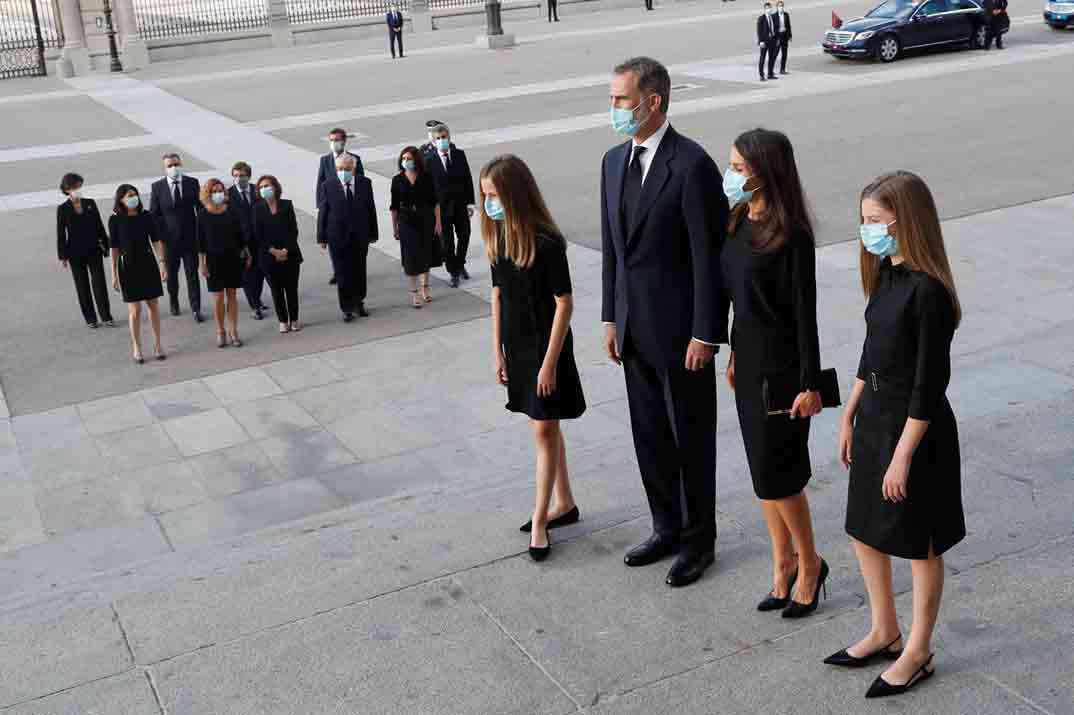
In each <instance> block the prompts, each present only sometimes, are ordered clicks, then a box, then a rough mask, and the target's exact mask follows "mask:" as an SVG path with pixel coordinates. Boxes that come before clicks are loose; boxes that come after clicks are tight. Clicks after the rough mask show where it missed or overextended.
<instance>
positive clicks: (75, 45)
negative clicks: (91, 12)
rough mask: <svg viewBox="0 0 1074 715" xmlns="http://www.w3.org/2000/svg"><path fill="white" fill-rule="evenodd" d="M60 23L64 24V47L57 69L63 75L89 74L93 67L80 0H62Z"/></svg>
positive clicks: (77, 75)
mask: <svg viewBox="0 0 1074 715" xmlns="http://www.w3.org/2000/svg"><path fill="white" fill-rule="evenodd" d="M60 23H61V24H62V25H63V49H62V50H60V60H59V62H57V63H56V71H57V74H59V75H60V76H61V77H79V76H82V75H87V74H89V73H90V70H91V69H92V65H91V63H90V54H89V48H88V47H86V28H85V27H84V26H83V24H82V6H81V5H80V4H79V1H78V0H60Z"/></svg>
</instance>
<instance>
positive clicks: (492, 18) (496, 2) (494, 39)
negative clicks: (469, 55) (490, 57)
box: [476, 0, 515, 50]
mask: <svg viewBox="0 0 1074 715" xmlns="http://www.w3.org/2000/svg"><path fill="white" fill-rule="evenodd" d="M501 11H502V6H501V5H500V0H485V33H484V34H482V35H478V36H477V40H476V44H477V46H478V47H481V48H487V49H490V50H502V49H504V48H507V47H514V46H515V36H514V35H512V34H509V33H506V32H504V31H503V23H502V22H501V21H500V14H501Z"/></svg>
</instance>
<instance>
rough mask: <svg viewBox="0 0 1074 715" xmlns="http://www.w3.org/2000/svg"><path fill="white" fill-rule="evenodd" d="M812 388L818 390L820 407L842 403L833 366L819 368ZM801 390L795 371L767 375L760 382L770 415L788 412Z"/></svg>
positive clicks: (766, 408) (765, 404)
mask: <svg viewBox="0 0 1074 715" xmlns="http://www.w3.org/2000/svg"><path fill="white" fill-rule="evenodd" d="M814 389H816V390H817V391H818V392H820V404H821V407H838V406H839V405H841V404H842V403H843V402H842V399H841V398H840V397H839V375H838V374H837V373H836V372H835V368H829V369H827V370H821V371H820V375H819V376H818V378H817V385H816V387H815V388H814ZM801 391H802V389H801V382H800V381H799V376H798V373H797V372H795V373H793V374H790V373H788V374H784V375H769V376H768V377H766V378H764V382H762V383H761V396H762V399H763V400H764V409H765V412H766V413H767V414H768V415H770V416H771V415H787V414H790V412H791V407H792V406H793V405H794V400H795V399H796V398H797V397H798V394H799V393H800V392H801Z"/></svg>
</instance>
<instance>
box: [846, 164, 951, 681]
mask: <svg viewBox="0 0 1074 715" xmlns="http://www.w3.org/2000/svg"><path fill="white" fill-rule="evenodd" d="M861 220H862V226H861V240H862V247H861V279H862V285H863V287H864V289H865V294H866V295H867V296H868V297H869V305H868V307H867V308H866V309H865V323H866V335H865V346H864V348H863V349H862V356H861V362H860V363H859V367H858V375H857V380H855V382H854V389H853V391H852V393H851V395H850V399H849V400H848V401H847V406H846V410H845V413H844V416H843V423H842V428H841V429H840V434H839V455H840V459H841V461H842V462H843V465H844V466H845V467H847V468H848V469H849V470H850V489H849V493H848V495H847V518H846V529H847V533H848V534H849V535H850V538H851V543H852V544H853V546H854V551H855V552H856V554H857V556H858V563H859V565H860V566H861V572H862V576H863V577H864V579H865V585H866V589H867V590H868V592H869V608H870V609H871V611H872V628H871V629H870V631H869V634H868V635H867V636H865V638H863V639H862V640H860V641H858V642H857V643H855V644H854V645H852V646H850V647H849V648H847V649H845V650H842V651H839V652H838V653H835V654H833V655H832V656H830V657H829V658H828V659H827V660H826V661H825V662H827V663H829V664H831V665H841V666H850V667H856V666H861V665H864V664H865V663H866V662H868V661H870V660H872V659H874V658H876V657H883V658H889V659H894V660H895V663H894V664H892V665H891V666H890V667H889V668H888V669H887V670H885V671H884V672H883V673H882V674H881V675H880V676H878V677H877V678H876V680H875V681H874V682H873V685H872V687H871V688H869V691H868V693H866V697H870V698H872V697H882V696H885V695H897V694H899V693H902V692H905V691H906V690H907V689H909V688H910V687H913V686H914V685H915V684H916V683H919V682H921V681H922V680H924V679H926V678H928V677H930V676H931V675H932V672H933V671H932V669H931V662H932V652H931V643H932V631H933V628H934V626H935V625H936V616H937V614H938V613H939V610H940V597H941V595H942V593H943V577H944V566H943V558H942V554H943V553H944V552H945V551H947V550H948V549H949V548H951V547H952V546H954V545H955V544H957V543H958V542H959V541H961V540H962V538H963V537H964V536H965V535H966V525H965V517H964V515H963V511H962V491H961V485H960V474H961V467H960V464H961V460H960V457H959V447H958V428H957V426H956V424H955V416H954V413H953V412H952V411H951V405H950V403H948V401H947V396H946V391H947V384H948V382H949V381H950V378H951V340H952V338H953V337H954V334H955V328H956V327H957V326H958V322H959V319H960V317H961V309H960V307H959V301H958V294H957V293H956V292H955V282H954V278H953V277H952V275H951V266H950V264H949V263H948V260H947V252H946V250H945V249H944V242H943V235H942V233H941V231H940V219H939V216H938V215H937V212H936V205H935V203H934V202H933V199H932V194H931V193H930V192H929V189H928V187H927V186H925V183H924V182H923V181H922V180H921V179H920V178H918V177H917V176H915V175H914V174H911V173H908V172H904V171H900V172H896V173H894V174H889V175H886V176H882V177H880V178H879V179H877V180H876V181H874V182H873V183H871V184H869V186H867V187H865V189H864V190H863V191H862V194H861ZM892 556H898V557H899V558H904V559H911V562H910V565H911V571H912V574H913V581H914V602H913V622H912V626H911V628H910V637H909V639H907V640H906V643H905V647H904V648H900V644H901V643H902V641H903V639H902V635H901V634H900V632H899V623H898V620H897V618H896V614H895V596H894V594H893V592H892V587H891V557H892ZM900 650H901V652H900Z"/></svg>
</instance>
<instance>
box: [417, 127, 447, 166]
mask: <svg viewBox="0 0 1074 715" xmlns="http://www.w3.org/2000/svg"><path fill="white" fill-rule="evenodd" d="M441 124H443V122H441V121H440V120H439V119H430V120H429V121H427V122H425V136H426V138H427V139H428V141H426V142H425V143H424V144H422V145H421V146H419V147H418V151H420V152H421V155H422V156H423V157H424V156H428V155H429V154H432V153H433V152H434V151H436V146H435V144H436V143H435V142H434V141H433V132H434V131H436V128H437V127H439V126H440V125H441Z"/></svg>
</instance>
